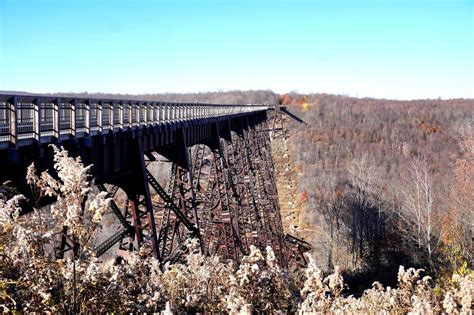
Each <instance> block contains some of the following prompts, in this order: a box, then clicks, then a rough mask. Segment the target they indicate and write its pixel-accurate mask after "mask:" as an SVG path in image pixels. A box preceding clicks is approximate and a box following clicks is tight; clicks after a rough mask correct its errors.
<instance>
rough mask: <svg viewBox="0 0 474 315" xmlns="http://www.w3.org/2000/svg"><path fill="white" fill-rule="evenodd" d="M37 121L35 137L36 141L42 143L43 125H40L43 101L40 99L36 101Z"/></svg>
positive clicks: (35, 120)
mask: <svg viewBox="0 0 474 315" xmlns="http://www.w3.org/2000/svg"><path fill="white" fill-rule="evenodd" d="M34 103H35V119H34V126H33V128H34V133H35V137H36V140H38V142H40V140H41V125H40V121H41V99H40V97H37V98H36V100H35V102H34Z"/></svg>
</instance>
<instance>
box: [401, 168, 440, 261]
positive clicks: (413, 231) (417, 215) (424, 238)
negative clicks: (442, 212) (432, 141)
mask: <svg viewBox="0 0 474 315" xmlns="http://www.w3.org/2000/svg"><path fill="white" fill-rule="evenodd" d="M400 190H401V198H402V201H401V202H402V205H401V208H400V211H399V216H400V218H401V220H402V222H404V225H405V229H406V232H407V233H405V236H406V237H408V238H410V239H411V240H413V241H415V242H416V244H417V246H418V248H420V249H423V250H424V251H425V253H426V255H427V261H428V263H429V265H430V267H431V268H432V269H434V260H433V258H434V257H433V256H434V254H435V252H436V250H437V248H438V245H439V244H440V241H441V235H442V225H441V221H440V216H439V207H440V206H439V204H436V201H437V200H436V197H437V196H436V194H435V191H434V190H433V181H432V178H431V176H430V174H429V171H428V167H427V165H426V162H420V161H418V162H413V163H412V165H411V168H410V169H409V172H408V180H406V181H405V183H404V184H403V185H401V187H400Z"/></svg>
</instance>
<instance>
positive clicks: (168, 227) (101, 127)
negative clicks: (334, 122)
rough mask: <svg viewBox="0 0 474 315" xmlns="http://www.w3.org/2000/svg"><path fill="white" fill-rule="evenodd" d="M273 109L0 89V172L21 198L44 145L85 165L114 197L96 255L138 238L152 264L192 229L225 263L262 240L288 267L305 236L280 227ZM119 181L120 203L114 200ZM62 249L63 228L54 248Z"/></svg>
mask: <svg viewBox="0 0 474 315" xmlns="http://www.w3.org/2000/svg"><path fill="white" fill-rule="evenodd" d="M276 112H278V107H277V106H269V105H216V104H202V103H164V102H154V101H138V100H118V99H86V98H71V97H51V96H32V95H0V180H1V182H4V181H6V180H10V181H12V182H13V183H14V184H15V186H16V187H17V189H18V190H19V191H20V192H22V193H24V194H25V195H26V196H28V192H29V189H28V186H27V184H26V181H25V175H26V168H27V166H28V165H29V164H31V163H32V162H35V164H36V165H37V167H39V168H40V169H51V168H52V167H51V166H52V151H51V150H50V149H48V145H49V144H51V143H54V144H57V145H61V146H63V147H64V148H65V149H67V150H68V151H69V154H70V155H72V156H81V159H82V161H83V162H84V164H85V165H89V164H93V168H92V175H93V177H94V181H95V183H96V186H97V188H98V189H99V190H102V191H106V192H107V193H108V195H109V196H110V197H111V198H113V199H112V200H114V201H112V202H111V205H110V208H111V211H112V212H113V213H114V215H115V216H116V221H117V222H118V223H119V224H118V227H117V228H116V229H114V231H113V232H111V233H109V235H107V237H106V238H105V239H104V240H102V241H101V242H100V243H99V244H97V245H96V248H95V251H96V255H97V256H101V255H103V254H105V253H106V252H107V251H110V250H111V249H113V248H117V247H118V248H120V249H122V250H137V249H139V248H140V246H142V245H143V244H144V243H148V244H149V245H151V248H152V250H153V255H154V256H155V257H156V258H157V259H159V260H160V262H162V263H164V262H175V261H177V260H179V259H180V256H181V255H182V254H183V252H184V251H185V246H183V244H184V242H185V240H186V239H188V238H190V237H192V238H198V239H199V241H200V246H201V249H202V251H203V253H205V254H209V255H214V254H217V255H220V256H222V257H223V258H225V259H233V260H235V261H239V260H240V258H241V257H242V256H243V255H245V254H247V253H248V252H249V246H250V245H255V246H257V247H258V248H261V249H264V248H265V247H266V246H271V247H272V248H273V249H274V251H275V253H276V254H277V256H278V258H279V260H280V263H281V264H282V265H284V266H288V265H290V264H293V263H300V262H304V256H303V255H302V253H303V252H304V251H306V250H308V248H309V244H308V243H306V242H304V241H302V240H299V239H298V238H296V237H293V236H291V235H288V234H285V233H284V231H283V226H282V220H281V217H280V207H279V202H278V192H277V188H276V179H275V170H274V165H273V159H272V156H271V149H270V137H269V127H268V125H269V124H268V119H269V116H271V115H275V114H276ZM160 163H166V164H167V165H168V167H167V168H166V170H167V171H168V172H169V173H168V175H167V177H166V178H165V179H166V180H163V178H162V177H163V176H161V177H160V176H157V175H156V174H154V171H153V170H154V167H153V165H156V164H160ZM155 173H156V172H155ZM158 177H160V178H158ZM119 189H120V190H121V191H123V192H124V194H125V195H126V201H125V202H119V201H117V200H116V195H117V191H118V190H119ZM155 196H159V197H155ZM114 198H115V199H114ZM119 205H120V206H119ZM72 247H73V246H72V244H71V241H70V240H68V238H67V235H66V234H65V235H63V236H62V237H61V242H60V245H59V246H58V248H56V255H57V256H58V257H62V256H64V254H65V253H66V252H67V251H68V250H70V249H71V248H72Z"/></svg>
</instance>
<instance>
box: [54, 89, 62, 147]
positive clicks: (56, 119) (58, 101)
mask: <svg viewBox="0 0 474 315" xmlns="http://www.w3.org/2000/svg"><path fill="white" fill-rule="evenodd" d="M53 104H54V109H53V130H54V132H53V134H55V137H56V138H57V139H58V140H59V135H60V134H61V132H60V130H59V129H60V128H59V106H60V105H61V98H59V97H57V98H56V102H53Z"/></svg>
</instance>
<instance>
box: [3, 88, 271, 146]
mask: <svg viewBox="0 0 474 315" xmlns="http://www.w3.org/2000/svg"><path fill="white" fill-rule="evenodd" d="M272 108H274V106H272V105H260V104H258V105H257V104H247V105H225V104H206V103H171V102H159V101H140V100H121V99H97V98H72V97H55V96H35V95H9V94H6V95H5V94H0V144H2V143H3V144H5V143H12V144H17V143H18V141H19V140H24V139H27V140H28V139H29V140H38V141H40V140H41V139H43V138H45V137H51V138H56V139H61V138H63V137H84V136H88V135H95V134H99V133H102V134H104V133H109V132H114V131H119V130H124V129H135V128H140V127H146V126H156V125H163V124H170V123H177V122H185V121H193V120H198V119H205V118H213V117H220V116H231V115H236V114H242V113H249V112H257V111H264V110H269V109H272Z"/></svg>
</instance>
